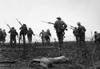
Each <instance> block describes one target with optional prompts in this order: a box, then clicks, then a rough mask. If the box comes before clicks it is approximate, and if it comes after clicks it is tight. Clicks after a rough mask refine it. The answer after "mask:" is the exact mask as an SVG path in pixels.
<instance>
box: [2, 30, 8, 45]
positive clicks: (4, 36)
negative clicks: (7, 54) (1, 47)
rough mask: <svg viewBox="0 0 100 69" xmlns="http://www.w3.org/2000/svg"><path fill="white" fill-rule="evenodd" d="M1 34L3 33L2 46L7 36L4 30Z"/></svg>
mask: <svg viewBox="0 0 100 69" xmlns="http://www.w3.org/2000/svg"><path fill="white" fill-rule="evenodd" d="M2 32H3V44H4V42H5V41H6V36H7V34H6V31H5V29H4V30H3V31H2Z"/></svg>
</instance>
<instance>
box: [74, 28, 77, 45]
mask: <svg viewBox="0 0 100 69" xmlns="http://www.w3.org/2000/svg"><path fill="white" fill-rule="evenodd" d="M73 34H74V36H75V38H76V42H77V43H78V29H77V27H75V28H74V29H73Z"/></svg>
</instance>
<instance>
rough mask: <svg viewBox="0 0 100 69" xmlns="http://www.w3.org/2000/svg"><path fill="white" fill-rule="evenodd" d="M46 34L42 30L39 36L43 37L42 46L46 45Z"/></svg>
mask: <svg viewBox="0 0 100 69" xmlns="http://www.w3.org/2000/svg"><path fill="white" fill-rule="evenodd" d="M45 35H46V34H45V32H44V30H42V31H41V32H40V34H39V36H40V37H41V39H42V44H44V43H45Z"/></svg>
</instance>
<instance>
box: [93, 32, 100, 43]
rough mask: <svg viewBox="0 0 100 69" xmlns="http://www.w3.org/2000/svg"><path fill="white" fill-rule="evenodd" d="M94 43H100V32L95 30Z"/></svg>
mask: <svg viewBox="0 0 100 69" xmlns="http://www.w3.org/2000/svg"><path fill="white" fill-rule="evenodd" d="M94 43H100V33H97V31H95V32H94Z"/></svg>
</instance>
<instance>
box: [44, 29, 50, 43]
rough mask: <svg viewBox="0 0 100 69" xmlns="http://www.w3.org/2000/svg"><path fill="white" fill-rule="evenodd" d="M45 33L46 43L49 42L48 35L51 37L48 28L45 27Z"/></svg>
mask: <svg viewBox="0 0 100 69" xmlns="http://www.w3.org/2000/svg"><path fill="white" fill-rule="evenodd" d="M45 33H46V35H45V40H46V42H47V43H48V44H50V37H51V33H50V30H49V29H47V31H46V32H45Z"/></svg>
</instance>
